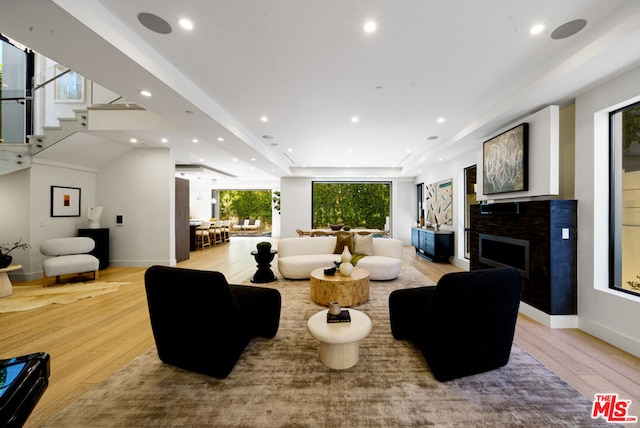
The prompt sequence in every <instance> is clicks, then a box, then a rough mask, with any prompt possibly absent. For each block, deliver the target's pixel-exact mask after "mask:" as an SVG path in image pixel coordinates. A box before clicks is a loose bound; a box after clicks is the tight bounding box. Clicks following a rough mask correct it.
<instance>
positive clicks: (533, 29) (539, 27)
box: [529, 24, 544, 36]
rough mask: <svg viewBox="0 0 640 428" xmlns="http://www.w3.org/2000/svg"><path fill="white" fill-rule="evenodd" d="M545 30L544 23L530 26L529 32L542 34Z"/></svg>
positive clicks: (533, 34)
mask: <svg viewBox="0 0 640 428" xmlns="http://www.w3.org/2000/svg"><path fill="white" fill-rule="evenodd" d="M542 31H544V24H536V25H534V26H533V27H531V28H529V34H531V35H532V36H535V35H536V34H540V33H542Z"/></svg>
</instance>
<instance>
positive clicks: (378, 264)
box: [278, 236, 402, 281]
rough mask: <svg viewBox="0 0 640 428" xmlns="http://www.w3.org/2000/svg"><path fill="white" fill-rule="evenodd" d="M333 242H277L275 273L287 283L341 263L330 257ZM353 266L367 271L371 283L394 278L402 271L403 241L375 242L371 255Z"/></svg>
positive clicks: (322, 239)
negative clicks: (285, 279)
mask: <svg viewBox="0 0 640 428" xmlns="http://www.w3.org/2000/svg"><path fill="white" fill-rule="evenodd" d="M336 240H337V238H336V237H335V236H326V237H325V236H317V237H313V238H311V237H302V238H283V239H280V240H279V241H278V271H280V274H281V275H282V276H283V277H284V278H287V279H308V278H310V277H311V271H313V270H315V269H318V268H321V267H329V266H331V265H332V263H333V262H334V261H340V254H334V253H333V251H334V249H335V247H336ZM356 266H357V267H360V268H363V269H365V270H367V271H368V272H369V278H370V279H372V280H378V281H380V280H382V281H384V280H389V279H394V278H397V277H398V275H399V274H400V270H401V269H402V241H401V240H399V239H387V238H374V239H373V255H371V256H365V257H363V258H361V259H360V260H359V261H358V262H357V264H356Z"/></svg>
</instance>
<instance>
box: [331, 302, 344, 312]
mask: <svg viewBox="0 0 640 428" xmlns="http://www.w3.org/2000/svg"><path fill="white" fill-rule="evenodd" d="M340 311H341V309H340V302H335V301H334V302H329V313H330V314H331V315H340Z"/></svg>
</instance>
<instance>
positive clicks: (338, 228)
mask: <svg viewBox="0 0 640 428" xmlns="http://www.w3.org/2000/svg"><path fill="white" fill-rule="evenodd" d="M328 226H329V229H331V230H340V229H342V226H344V223H340V224H331V223H329V224H328Z"/></svg>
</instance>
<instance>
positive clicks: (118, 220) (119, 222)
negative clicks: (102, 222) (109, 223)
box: [116, 214, 124, 225]
mask: <svg viewBox="0 0 640 428" xmlns="http://www.w3.org/2000/svg"><path fill="white" fill-rule="evenodd" d="M123 224H124V216H123V215H122V214H118V215H116V225H123Z"/></svg>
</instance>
